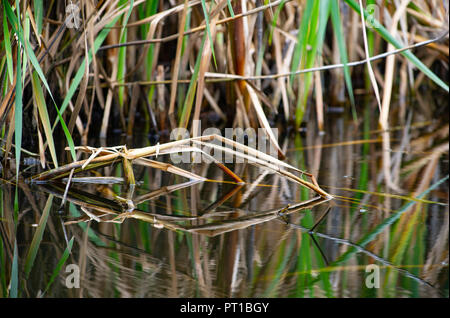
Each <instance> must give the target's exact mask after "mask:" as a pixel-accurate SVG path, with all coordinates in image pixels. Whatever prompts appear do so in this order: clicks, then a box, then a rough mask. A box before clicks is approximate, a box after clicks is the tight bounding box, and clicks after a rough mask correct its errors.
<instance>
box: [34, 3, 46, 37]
mask: <svg viewBox="0 0 450 318" xmlns="http://www.w3.org/2000/svg"><path fill="white" fill-rule="evenodd" d="M34 20H35V21H36V28H37V32H38V33H39V34H41V33H42V22H43V20H44V3H43V1H42V0H34Z"/></svg>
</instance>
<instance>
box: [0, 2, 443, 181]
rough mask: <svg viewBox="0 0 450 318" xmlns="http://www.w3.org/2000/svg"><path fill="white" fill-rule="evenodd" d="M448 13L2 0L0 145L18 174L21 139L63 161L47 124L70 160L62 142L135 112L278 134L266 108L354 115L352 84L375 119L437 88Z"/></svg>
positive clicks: (305, 114)
mask: <svg viewBox="0 0 450 318" xmlns="http://www.w3.org/2000/svg"><path fill="white" fill-rule="evenodd" d="M447 11H448V8H447V7H446V3H445V2H439V1H431V0H430V1H425V2H424V1H394V2H393V3H389V4H386V3H385V2H383V1H374V0H373V1H367V2H366V3H365V4H364V3H363V2H362V1H356V0H344V1H339V0H324V1H312V0H305V1H299V2H296V1H288V0H278V1H270V2H262V1H237V0H234V1H231V0H222V1H217V2H215V1H206V0H194V1H179V3H176V2H167V1H150V0H147V1H144V0H138V1H130V2H127V1H116V2H113V1H99V2H98V3H92V2H89V1H81V2H75V1H65V2H59V1H50V2H44V1H33V2H30V1H7V0H3V1H2V10H1V12H0V14H1V19H2V23H3V24H2V26H3V27H2V28H0V29H1V34H0V36H1V38H2V39H3V41H2V46H1V54H0V58H1V61H0V62H1V63H0V74H1V81H2V94H1V103H0V105H1V106H0V125H1V127H2V137H3V139H4V151H3V154H4V155H3V157H4V158H5V159H6V158H15V161H16V162H15V166H16V174H18V172H19V170H20V162H21V161H20V158H21V149H22V148H24V149H27V147H28V146H29V147H32V148H33V150H35V151H34V152H36V153H37V154H39V158H40V160H41V164H42V166H43V167H47V168H51V167H55V168H56V167H58V164H59V163H61V162H62V161H65V159H64V158H59V159H58V156H57V151H56V146H55V138H56V137H55V136H59V135H61V134H63V136H64V137H65V139H66V145H67V146H69V147H70V149H71V156H72V158H71V160H72V161H75V160H76V158H75V149H74V146H75V143H76V144H81V145H87V140H88V137H89V136H93V135H96V136H100V137H103V138H106V137H107V135H108V133H111V131H112V130H120V131H122V132H123V133H125V134H128V135H132V134H133V127H134V126H135V125H134V124H135V122H139V120H140V119H141V118H142V119H143V120H141V121H140V123H141V125H144V126H146V127H147V128H146V130H147V131H148V132H152V133H156V134H158V135H159V136H164V134H165V133H167V131H168V130H170V129H173V128H175V127H185V128H190V131H191V136H192V137H198V136H200V135H201V132H199V131H197V128H196V125H192V127H191V123H192V122H193V120H200V119H202V120H207V119H208V118H209V119H210V120H209V122H208V125H217V124H218V122H217V120H219V122H222V123H223V124H222V125H226V126H227V127H242V128H246V127H253V128H256V127H263V128H265V129H266V132H267V134H268V137H269V138H270V139H271V142H272V143H273V144H274V146H278V143H277V140H275V139H274V137H273V135H272V134H271V128H272V127H271V124H270V122H271V121H273V120H274V119H277V120H280V121H281V122H283V121H284V122H287V123H288V124H289V125H293V126H294V127H295V128H297V129H298V128H299V127H300V126H301V124H302V122H304V121H306V120H317V122H318V129H319V130H323V127H324V124H325V121H326V120H327V115H326V113H327V107H328V106H336V105H338V104H342V105H344V108H345V111H346V112H347V113H349V114H352V116H353V119H354V120H355V121H356V120H358V118H361V115H360V113H361V109H360V108H359V107H358V106H357V105H356V103H355V97H354V96H355V95H360V94H366V93H368V94H374V96H376V97H377V98H376V99H377V101H378V104H379V112H378V114H376V116H379V123H380V127H381V129H385V130H387V129H389V123H388V114H389V113H391V111H390V107H389V105H390V101H391V99H392V98H398V99H401V100H405V101H406V100H407V99H408V97H409V96H410V93H413V94H414V92H415V91H417V90H418V89H420V88H421V87H427V88H428V87H431V88H432V89H436V90H437V91H438V92H443V93H445V92H448V85H447V84H446V81H447V80H448V71H447V69H448V50H446V46H447V45H448V19H447V18H446V17H447V15H448V14H447V13H448V12H447ZM421 45H423V46H425V45H426V47H422V48H418V47H420V46H421ZM406 48H409V49H406ZM379 55H380V57H381V58H382V59H381V60H379V59H377V60H372V58H373V57H377V56H379ZM356 65H359V67H358V66H356ZM365 65H367V68H366V67H365ZM30 82H31V85H30ZM347 100H348V101H350V102H349V103H348V104H347V103H345V101H347ZM52 104H53V105H52ZM405 107H406V106H403V109H402V110H401V115H403V116H399V120H400V121H404V120H405V116H406V115H405V114H406V111H405V109H404V108H405ZM310 113H312V114H310ZM137 114H138V115H140V116H139V118H137ZM93 122H96V123H99V124H98V125H93ZM100 123H101V124H100ZM391 124H395V123H391ZM272 125H273V124H272ZM74 141H76V142H74ZM13 145H14V146H15V147H14V149H15V150H14V153H13V154H12V153H11V149H12V146H13ZM22 145H24V146H27V147H22ZM388 145H389V141H387V142H386V144H385V147H388ZM388 159H389V158H386V161H389V160H388ZM58 161H59V162H58Z"/></svg>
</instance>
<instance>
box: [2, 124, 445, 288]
mask: <svg viewBox="0 0 450 318" xmlns="http://www.w3.org/2000/svg"><path fill="white" fill-rule="evenodd" d="M330 117H331V120H334V124H333V125H330V128H329V129H330V130H329V131H327V132H326V134H325V135H320V134H315V133H313V132H315V131H317V129H316V128H315V127H314V124H308V125H309V126H311V127H309V126H308V127H307V131H308V132H311V133H307V134H306V136H305V137H301V136H300V135H297V136H296V137H295V138H286V139H285V142H284V143H282V144H283V148H284V149H283V150H284V151H285V152H286V153H287V154H288V159H287V161H288V162H289V163H290V164H293V165H294V166H296V167H299V168H300V169H304V170H306V171H308V172H311V173H312V174H314V175H315V176H316V178H317V180H318V182H319V184H320V186H321V187H323V188H324V189H325V190H326V191H328V192H329V193H331V194H332V195H333V196H334V199H332V200H324V199H322V198H320V197H316V196H315V194H314V193H312V191H311V190H309V189H307V188H304V187H301V186H300V185H298V184H294V183H293V182H290V181H288V180H287V179H285V178H283V177H282V176H280V175H276V174H270V173H268V172H267V171H264V170H260V169H259V168H257V167H251V166H249V165H247V164H245V163H243V164H237V163H236V164H234V165H232V170H233V171H234V173H236V174H237V175H239V176H241V177H242V179H243V180H244V181H245V184H237V183H235V182H233V181H230V180H229V177H228V176H226V175H225V174H224V173H223V171H222V170H220V169H218V168H217V167H215V166H214V165H207V164H203V165H194V164H193V165H190V166H186V167H184V168H185V169H187V170H189V169H191V171H192V172H195V173H196V174H198V175H201V176H204V177H207V179H208V180H209V181H202V182H199V181H186V180H187V179H186V178H183V177H181V176H175V175H172V174H169V173H166V172H163V171H161V170H157V169H153V168H149V167H137V168H135V169H134V170H135V171H134V173H135V176H136V179H137V180H139V182H138V184H137V186H136V187H130V186H128V185H126V184H125V183H124V182H123V178H124V176H123V170H122V168H121V164H116V165H109V166H106V167H102V168H101V169H98V170H96V171H92V172H90V174H89V176H90V177H94V179H85V178H83V177H78V176H77V178H78V179H74V180H73V181H74V182H73V184H72V186H71V187H70V189H69V190H68V191H67V192H66V191H65V190H66V184H65V183H64V180H62V181H59V182H49V183H46V184H29V183H26V182H21V183H20V184H19V187H18V188H17V189H18V198H19V201H18V202H14V197H15V196H14V192H15V189H16V188H15V186H14V185H12V184H10V183H8V182H6V181H4V182H3V184H2V186H1V187H0V195H1V200H2V202H1V209H2V210H1V222H0V226H1V228H0V231H1V240H2V244H1V250H0V257H1V268H0V270H1V292H2V295H4V296H5V295H7V291H8V289H11V288H17V293H18V296H21V297H36V296H42V295H43V296H46V297H59V296H63V297H80V296H81V297H223V296H225V297H228V296H232V297H262V296H264V297H448V229H449V211H448V185H447V184H448V182H447V181H448V179H447V178H448V177H447V176H448V144H447V146H445V143H444V140H445V139H446V138H448V124H447V125H442V124H441V123H439V122H416V123H413V124H411V123H409V124H406V125H405V126H402V127H398V128H394V129H392V130H391V131H390V132H389V133H390V135H391V141H392V145H391V146H392V151H391V159H392V167H391V168H392V170H391V174H392V178H393V179H394V181H395V183H396V184H398V185H400V186H401V189H402V191H401V192H396V191H392V190H390V189H388V188H386V187H385V186H384V183H383V182H384V177H383V169H382V164H381V161H382V160H383V154H382V151H381V146H380V145H381V142H382V140H381V133H380V132H379V131H376V130H371V127H369V126H367V125H366V126H364V125H363V127H360V126H356V125H354V124H349V123H348V122H346V121H344V119H343V118H342V117H341V116H335V117H332V116H330ZM369 122H370V121H369ZM147 142H148V141H147ZM147 142H146V141H143V142H141V143H140V144H139V146H147V145H148V144H147ZM158 160H161V161H164V160H166V159H165V158H162V157H158ZM86 176H88V175H86ZM86 176H85V177H86ZM63 202H64V203H63ZM14 224H17V226H15V225H14ZM72 242H73V243H72ZM72 244H73V246H72ZM68 246H70V247H71V253H70V255H69V254H68V253H67V247H68ZM69 264H75V265H77V267H76V268H77V269H79V274H80V275H79V277H80V282H79V288H68V286H69V285H70V283H71V282H72V281H70V280H69V282H68V277H69V272H66V271H65V270H66V269H67V266H68V265H69ZM368 265H376V266H369V267H368ZM11 277H16V280H14V279H12V280H11ZM378 278H379V279H378ZM11 281H12V282H13V284H10V282H11ZM72 283H73V282H72ZM14 284H16V285H14ZM68 284H69V285H68ZM14 286H15V287H14ZM69 287H70V286H69Z"/></svg>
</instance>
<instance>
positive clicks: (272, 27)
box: [268, 0, 286, 45]
mask: <svg viewBox="0 0 450 318" xmlns="http://www.w3.org/2000/svg"><path fill="white" fill-rule="evenodd" d="M285 2H286V0H283V1H281V3H280V5H279V6H278V7H277V10H276V11H275V14H274V16H273V19H272V23H271V28H270V33H269V40H268V42H269V45H272V36H273V31H274V30H275V26H276V25H277V21H278V17H279V16H280V12H281V10H282V9H283V6H284V3H285Z"/></svg>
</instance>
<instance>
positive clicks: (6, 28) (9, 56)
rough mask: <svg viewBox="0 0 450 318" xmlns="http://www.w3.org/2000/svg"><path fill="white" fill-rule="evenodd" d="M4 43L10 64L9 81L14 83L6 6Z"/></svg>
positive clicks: (4, 10) (8, 63) (4, 9)
mask: <svg viewBox="0 0 450 318" xmlns="http://www.w3.org/2000/svg"><path fill="white" fill-rule="evenodd" d="M3 39H4V41H3V43H4V46H5V54H6V63H7V66H8V78H9V82H10V83H11V84H12V83H13V82H14V79H13V77H14V66H13V57H12V50H11V38H10V35H9V28H8V22H7V21H6V8H5V7H3Z"/></svg>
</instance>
